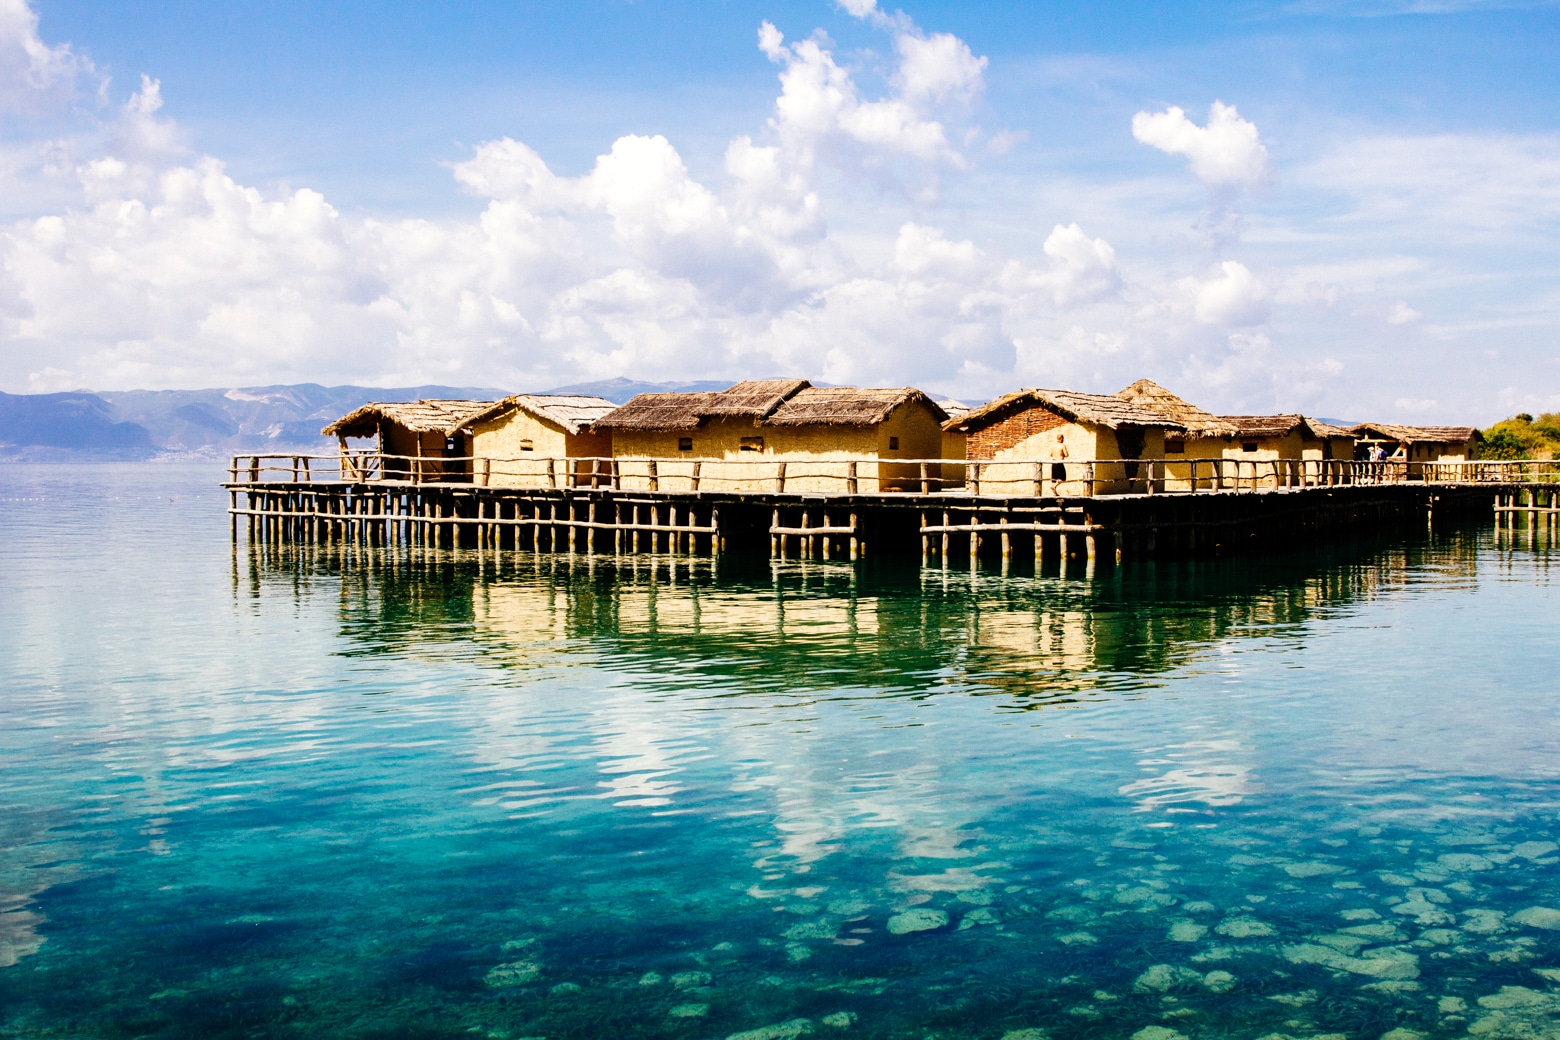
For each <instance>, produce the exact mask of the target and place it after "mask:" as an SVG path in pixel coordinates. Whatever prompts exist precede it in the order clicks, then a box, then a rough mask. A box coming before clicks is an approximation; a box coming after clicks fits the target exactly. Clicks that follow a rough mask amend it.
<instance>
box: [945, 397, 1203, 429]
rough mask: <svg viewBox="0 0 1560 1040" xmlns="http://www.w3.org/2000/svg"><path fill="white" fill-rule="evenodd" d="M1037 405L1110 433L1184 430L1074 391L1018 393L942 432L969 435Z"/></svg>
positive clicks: (1144, 411)
mask: <svg viewBox="0 0 1560 1040" xmlns="http://www.w3.org/2000/svg"><path fill="white" fill-rule="evenodd" d="M1036 405H1040V406H1042V407H1045V408H1049V409H1050V410H1051V411H1053V412H1055V413H1056V414H1058V415H1060V416H1062V417H1063V418H1064V419H1068V420H1070V421H1072V422H1085V423H1092V424H1094V425H1096V426H1104V427H1105V428H1106V429H1111V430H1114V429H1116V428H1118V427H1120V426H1155V427H1159V428H1161V429H1166V430H1184V429H1185V427H1184V426H1182V425H1181V424H1180V423H1179V422H1176V421H1175V420H1174V419H1171V418H1168V417H1167V416H1165V415H1164V414H1163V413H1161V412H1157V411H1154V410H1152V409H1149V408H1143V407H1140V406H1138V405H1135V404H1130V403H1128V402H1127V401H1123V400H1122V399H1121V398H1119V397H1116V396H1114V395H1111V394H1082V393H1078V392H1077V391H1075V390H1019V391H1017V392H1015V393H1011V394H1004V395H1003V396H1002V397H999V398H997V399H996V400H995V401H988V402H986V403H985V404H983V405H981V406H980V407H979V408H976V409H974V410H972V411H970V412H969V413H968V414H966V415H964V416H961V417H960V418H957V419H949V420H948V421H947V422H945V423H943V429H945V430H962V431H964V432H970V431H973V430H980V429H984V428H985V427H987V426H990V425H991V424H992V423H995V422H999V421H1000V420H1002V419H1005V418H1007V417H1008V416H1009V415H1012V414H1014V413H1015V412H1021V411H1024V410H1025V409H1028V408H1032V407H1034V406H1036Z"/></svg>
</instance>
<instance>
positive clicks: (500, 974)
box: [482, 961, 542, 987]
mask: <svg viewBox="0 0 1560 1040" xmlns="http://www.w3.org/2000/svg"><path fill="white" fill-rule="evenodd" d="M541 974H542V966H541V965H540V964H537V963H536V962H535V961H510V962H508V963H507V964H500V965H497V966H495V967H494V968H493V969H492V970H491V971H489V972H488V973H487V974H486V975H484V976H482V981H483V982H485V983H487V984H488V985H489V986H494V987H503V986H523V985H525V984H526V983H527V982H535V981H536V979H537V977H538V976H540V975H541Z"/></svg>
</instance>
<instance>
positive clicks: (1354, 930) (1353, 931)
mask: <svg viewBox="0 0 1560 1040" xmlns="http://www.w3.org/2000/svg"><path fill="white" fill-rule="evenodd" d="M1338 931H1340V932H1342V933H1343V934H1344V935H1358V936H1360V937H1361V938H1364V939H1373V940H1375V941H1377V942H1402V941H1403V940H1404V939H1407V938H1408V936H1406V935H1404V934H1403V933H1402V931H1401V930H1399V928H1398V926H1397V925H1395V924H1392V923H1391V922H1389V921H1384V922H1382V923H1381V924H1357V925H1354V926H1353V927H1350V928H1340V929H1338Z"/></svg>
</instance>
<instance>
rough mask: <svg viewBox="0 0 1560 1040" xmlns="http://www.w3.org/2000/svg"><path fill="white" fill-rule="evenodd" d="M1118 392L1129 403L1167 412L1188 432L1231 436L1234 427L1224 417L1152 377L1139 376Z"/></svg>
mask: <svg viewBox="0 0 1560 1040" xmlns="http://www.w3.org/2000/svg"><path fill="white" fill-rule="evenodd" d="M1116 396H1117V397H1119V398H1121V399H1122V400H1123V401H1126V402H1127V403H1128V404H1134V405H1137V406H1138V407H1140V408H1147V409H1150V410H1151V411H1155V412H1158V413H1159V414H1161V415H1164V416H1167V417H1169V418H1171V419H1174V420H1175V421H1176V422H1178V423H1180V424H1181V425H1182V426H1184V427H1186V432H1187V433H1190V434H1192V435H1194V436H1199V437H1231V436H1234V434H1235V427H1234V426H1233V425H1231V424H1230V423H1229V422H1227V421H1226V420H1225V419H1222V418H1220V417H1219V416H1217V415H1213V414H1211V413H1209V412H1205V411H1203V410H1202V409H1201V408H1199V407H1197V406H1196V405H1195V404H1192V403H1191V402H1190V401H1187V400H1185V399H1184V398H1180V397H1177V396H1176V395H1175V394H1172V393H1171V392H1170V391H1168V390H1166V389H1165V388H1164V387H1162V386H1160V385H1159V384H1158V383H1156V382H1154V381H1153V380H1152V379H1139V380H1138V381H1137V382H1136V383H1133V384H1132V385H1131V386H1128V387H1123V388H1122V389H1120V390H1117V391H1116Z"/></svg>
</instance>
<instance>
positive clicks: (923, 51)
mask: <svg viewBox="0 0 1560 1040" xmlns="http://www.w3.org/2000/svg"><path fill="white" fill-rule="evenodd" d="M894 46H895V48H896V49H898V51H899V56H900V62H899V72H898V74H897V75H896V77H895V79H896V81H897V83H898V85H899V89H900V91H901V92H902V93H903V94H904V96H905V98H906V99H907V100H909V101H911V102H912V103H920V104H934V103H940V102H944V101H966V102H967V101H972V100H974V99H975V98H976V97H977V96H978V95H979V94H980V93H981V91H983V90H985V88H986V78H985V72H986V61H987V59H986V58H984V57H980V58H977V57H975V55H974V53H972V52H971V51H970V48H969V44H967V43H965V42H964V41H963V40H961V39H959V38H958V37H957V36H954V35H952V34H951V33H933V34H932V35H930V36H918V35H914V34H912V33H900V34H899V36H898V37H897V38H896V39H895V40H894Z"/></svg>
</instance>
